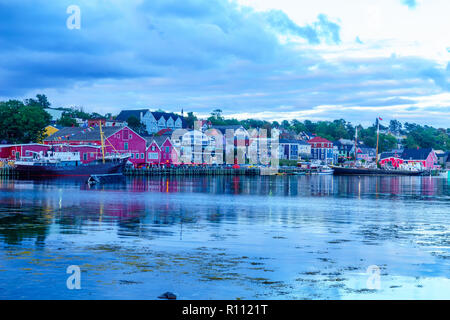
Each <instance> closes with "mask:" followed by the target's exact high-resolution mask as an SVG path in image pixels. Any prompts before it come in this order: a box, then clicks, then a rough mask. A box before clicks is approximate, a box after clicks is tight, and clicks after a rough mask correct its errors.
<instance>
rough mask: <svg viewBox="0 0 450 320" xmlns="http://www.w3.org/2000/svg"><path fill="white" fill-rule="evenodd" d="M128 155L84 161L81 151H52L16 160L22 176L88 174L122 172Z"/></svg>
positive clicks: (16, 166)
mask: <svg viewBox="0 0 450 320" xmlns="http://www.w3.org/2000/svg"><path fill="white" fill-rule="evenodd" d="M127 160H128V157H127V156H118V157H109V158H104V159H102V160H95V161H92V162H89V163H86V164H84V163H82V162H81V160H80V153H79V152H52V151H48V152H47V154H46V155H42V154H37V155H35V156H33V159H31V160H22V161H20V160H19V161H16V162H15V170H16V172H17V173H18V175H19V176H20V177H27V178H31V177H59V176H86V177H89V176H91V175H93V174H112V173H122V172H123V169H124V168H125V165H126V162H127Z"/></svg>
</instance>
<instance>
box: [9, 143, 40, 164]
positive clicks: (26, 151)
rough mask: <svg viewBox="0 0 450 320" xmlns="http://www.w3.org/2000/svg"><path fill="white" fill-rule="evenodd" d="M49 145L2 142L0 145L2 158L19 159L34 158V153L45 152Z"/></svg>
mask: <svg viewBox="0 0 450 320" xmlns="http://www.w3.org/2000/svg"><path fill="white" fill-rule="evenodd" d="M48 150H49V147H48V146H47V145H45V144H41V143H25V144H2V145H0V159H2V160H18V159H20V158H32V157H33V153H40V152H42V153H45V152H47V151H48Z"/></svg>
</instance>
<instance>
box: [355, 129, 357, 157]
mask: <svg viewBox="0 0 450 320" xmlns="http://www.w3.org/2000/svg"><path fill="white" fill-rule="evenodd" d="M357 144H358V126H356V131H355V163H356V160H357V158H356V155H357V154H358V153H357V151H356V148H357Z"/></svg>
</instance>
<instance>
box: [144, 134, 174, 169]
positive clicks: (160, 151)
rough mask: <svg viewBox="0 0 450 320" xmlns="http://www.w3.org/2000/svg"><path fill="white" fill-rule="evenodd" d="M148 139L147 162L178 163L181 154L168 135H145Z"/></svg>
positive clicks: (158, 163)
mask: <svg viewBox="0 0 450 320" xmlns="http://www.w3.org/2000/svg"><path fill="white" fill-rule="evenodd" d="M145 138H146V141H147V150H146V157H147V158H146V163H147V164H150V165H160V164H164V165H171V164H178V162H179V160H178V158H179V155H178V152H177V150H176V148H175V147H174V145H173V143H172V141H171V139H170V138H169V137H168V136H155V137H145Z"/></svg>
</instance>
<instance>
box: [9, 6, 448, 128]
mask: <svg viewBox="0 0 450 320" xmlns="http://www.w3.org/2000/svg"><path fill="white" fill-rule="evenodd" d="M72 5H75V6H78V8H79V10H80V20H79V21H80V25H79V28H73V25H74V23H75V22H76V21H77V20H74V19H73V17H74V16H73V13H74V11H70V10H69V11H68V7H69V6H72ZM448 12H450V1H448V0H377V1H372V0H345V1H336V0H315V1H306V0H276V1H275V0H237V1H234V0H233V1H231V0H183V1H181V0H95V1H94V0H58V1H51V0H33V1H31V0H15V1H10V0H0V100H7V99H25V98H29V97H33V96H35V95H36V94H38V93H44V94H46V95H47V97H48V98H49V100H50V102H51V103H52V106H53V107H71V106H82V107H83V108H84V110H86V111H89V112H93V111H95V112H98V113H107V112H111V113H113V114H117V113H119V112H120V110H122V109H133V108H139V109H141V108H150V109H152V110H153V109H155V110H156V109H163V110H167V111H173V112H180V111H181V109H183V110H184V112H188V111H193V112H195V113H196V114H197V115H198V116H200V117H207V116H208V115H209V113H210V112H211V111H212V110H213V109H217V108H219V109H221V110H223V114H224V115H225V116H226V117H235V118H238V119H246V118H257V119H264V120H270V121H273V120H277V121H281V120H292V119H298V120H305V119H310V120H314V121H317V120H333V119H340V118H343V119H346V120H348V121H350V122H352V123H354V124H357V123H361V124H363V125H369V124H371V123H373V122H374V120H375V118H376V117H378V116H379V117H381V118H383V120H384V121H386V122H388V121H389V120H392V119H397V120H399V121H401V122H416V123H420V124H428V125H433V126H439V127H450V125H449V123H450V92H449V89H450V64H449V58H450V32H448V30H450V19H448ZM69 26H71V27H70V28H69Z"/></svg>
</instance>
